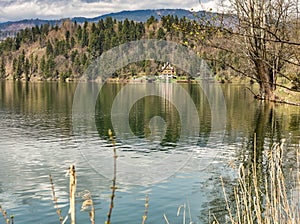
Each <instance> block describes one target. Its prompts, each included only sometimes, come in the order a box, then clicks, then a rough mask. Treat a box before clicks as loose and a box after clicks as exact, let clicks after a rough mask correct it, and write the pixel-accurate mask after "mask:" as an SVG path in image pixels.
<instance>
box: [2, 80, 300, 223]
mask: <svg viewBox="0 0 300 224" xmlns="http://www.w3.org/2000/svg"><path fill="white" fill-rule="evenodd" d="M88 85H91V86H86V87H87V88H86V89H87V90H89V89H91V88H93V85H92V84H88ZM216 85H217V84H214V83H209V82H208V83H205V84H204V85H202V88H201V87H200V86H199V85H197V84H180V85H178V84H172V83H156V84H155V83H154V84H151V85H150V86H149V85H146V84H144V83H136V84H128V85H127V87H128V89H125V87H126V85H125V84H116V83H107V84H105V85H103V86H102V89H101V91H100V94H99V96H98V97H97V98H96V99H97V100H96V102H94V106H95V107H94V108H95V110H94V113H93V114H88V113H87V114H86V113H83V111H84V110H85V109H86V108H85V107H84V105H85V104H77V107H78V109H79V111H77V112H78V113H77V112H76V111H75V110H74V105H75V107H76V102H77V101H76V102H75V104H74V101H75V100H79V98H76V97H74V96H77V95H76V90H77V89H78V88H77V84H76V83H58V82H53V83H51V82H40V83H25V82H9V81H3V82H0V133H1V135H0V143H1V144H0V152H1V154H0V155H1V163H0V205H1V206H2V207H3V208H4V209H6V210H7V212H8V214H13V215H14V217H15V223H43V224H47V223H49V224H50V223H59V218H58V216H57V214H56V208H55V204H54V203H53V197H52V190H51V184H50V181H49V174H52V176H53V182H54V186H55V193H56V196H57V198H58V207H59V208H61V210H62V215H63V216H66V214H67V213H68V209H69V205H68V200H69V196H68V191H69V190H68V188H69V178H68V177H67V176H66V172H67V170H68V167H69V165H71V164H75V167H76V173H77V193H80V192H82V191H84V190H88V191H90V192H91V194H92V197H93V201H94V204H95V217H96V223H104V222H105V220H106V215H107V212H108V210H109V205H110V195H111V189H110V187H111V184H112V182H111V180H112V176H113V150H112V149H113V147H112V143H111V141H110V140H109V137H108V129H112V130H113V133H114V134H115V135H116V146H115V147H116V150H117V154H118V159H117V190H116V198H115V201H114V203H115V207H114V210H113V213H112V223H141V221H142V216H143V214H144V211H145V199H146V195H148V197H149V211H148V218H147V223H165V221H164V217H163V216H164V214H165V215H166V216H167V217H168V219H169V221H170V222H171V223H182V211H181V214H179V216H177V210H178V208H179V207H180V206H181V205H185V206H186V208H187V211H186V214H187V217H189V213H190V218H191V219H192V221H193V223H208V222H209V220H210V221H211V220H212V214H214V215H215V216H216V217H217V218H219V219H220V220H222V219H224V215H225V214H226V211H225V208H226V206H225V202H224V197H223V193H222V187H221V181H220V176H222V177H223V179H224V182H225V185H226V186H228V188H230V187H231V185H232V184H234V183H235V178H236V172H237V171H236V170H234V169H233V168H232V166H236V167H238V166H239V164H240V163H243V162H244V163H247V162H249V161H251V159H252V157H253V138H254V137H253V136H254V133H256V135H257V150H258V156H262V155H263V153H264V151H265V150H266V149H269V148H270V147H271V146H272V145H273V144H274V143H275V142H280V140H281V139H285V140H286V141H285V157H284V158H285V159H284V167H285V169H290V168H294V169H295V166H296V157H295V151H296V149H297V148H298V144H299V141H300V108H299V107H295V106H290V105H278V104H271V103H266V102H260V101H256V100H254V99H253V95H252V94H251V93H250V91H249V90H247V89H246V87H247V86H245V85H240V84H239V85H237V84H224V85H221V86H218V88H220V89H221V93H222V96H218V94H220V92H216V91H215V88H216ZM178 86H180V87H178ZM147 88H148V89H150V90H151V91H154V92H151V91H150V90H149V92H148V94H145V93H146V92H147V91H148V90H147ZM252 88H255V87H252ZM204 89H206V90H205V91H204ZM126 91H127V92H126ZM183 92H185V93H187V94H188V95H187V97H186V98H185V97H183V98H182V94H183ZM208 93H209V94H210V95H211V96H212V97H213V98H209V97H207V94H208ZM89 96H90V95H89V94H86V95H82V97H83V98H81V99H80V100H82V102H83V103H84V102H86V101H88V100H89V99H88V97H89ZM84 97H86V99H85V98H84ZM219 97H221V98H220V99H223V100H220V101H219V100H218V99H219ZM211 99H213V100H214V104H212V103H211V102H210V100H211ZM80 100H79V101H80ZM212 108H213V109H212ZM224 108H225V110H224ZM195 109H196V112H197V114H196V115H195V111H194V110H195ZM90 123H92V124H91V127H90V126H89V124H90ZM195 133H196V134H195ZM82 202H83V199H82V198H81V197H80V195H78V197H77V198H76V209H77V216H76V218H77V222H78V223H88V222H89V214H88V211H80V209H81V204H82ZM0 220H3V219H2V217H0ZM188 220H189V219H188ZM1 222H2V221H1Z"/></svg>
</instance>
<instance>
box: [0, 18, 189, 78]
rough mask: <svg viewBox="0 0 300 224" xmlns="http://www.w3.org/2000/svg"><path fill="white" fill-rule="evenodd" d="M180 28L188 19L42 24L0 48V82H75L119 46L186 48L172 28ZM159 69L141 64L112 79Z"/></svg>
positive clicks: (8, 39) (106, 20)
mask: <svg viewBox="0 0 300 224" xmlns="http://www.w3.org/2000/svg"><path fill="white" fill-rule="evenodd" d="M184 23H187V19H185V18H182V19H178V17H177V16H175V17H173V16H166V17H162V19H161V21H158V20H157V19H155V18H154V17H151V18H150V19H148V20H147V21H146V22H145V23H142V22H134V21H129V20H128V19H125V20H124V21H117V20H113V19H112V18H111V17H108V18H106V19H105V20H103V19H101V20H99V22H98V23H87V22H85V23H83V24H77V23H76V22H74V23H73V22H71V21H70V20H66V21H64V23H63V24H62V25H61V26H58V25H55V26H50V25H48V24H44V25H42V26H35V27H33V28H26V29H24V30H22V31H21V32H19V33H18V34H17V36H16V38H7V39H6V40H5V41H3V42H1V44H0V54H1V58H0V68H1V69H0V77H1V78H2V79H3V78H5V79H23V80H36V79H39V80H43V79H49V80H57V79H60V80H65V79H66V78H78V77H80V76H82V74H83V72H84V70H85V69H86V68H87V67H88V65H89V64H90V62H91V61H92V60H94V59H96V58H97V57H98V56H100V55H101V54H102V53H103V52H104V51H107V50H109V49H111V48H112V47H115V46H118V45H119V44H122V43H126V42H128V41H134V40H139V39H142V38H146V39H147V38H157V39H168V40H173V41H183V42H184V39H185V37H184V35H183V34H180V32H179V31H177V32H174V30H173V28H172V27H173V26H174V25H179V24H184ZM159 66H161V65H160V64H156V63H154V64H153V63H152V65H151V62H141V63H139V64H138V65H131V66H128V68H125V69H123V70H122V71H120V73H119V74H116V75H120V74H121V72H122V73H125V74H128V73H132V75H135V74H137V73H141V72H155V71H157V69H158V67H159Z"/></svg>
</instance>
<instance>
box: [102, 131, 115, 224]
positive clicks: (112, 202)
mask: <svg viewBox="0 0 300 224" xmlns="http://www.w3.org/2000/svg"><path fill="white" fill-rule="evenodd" d="M108 135H109V138H110V140H111V142H112V144H113V151H114V174H113V179H112V187H111V198H110V206H109V211H108V213H107V221H106V222H105V223H106V224H111V221H110V219H111V214H112V211H113V208H114V198H115V193H116V189H117V188H116V181H117V158H118V156H117V151H116V141H115V139H114V137H113V134H112V131H111V130H110V129H109V130H108Z"/></svg>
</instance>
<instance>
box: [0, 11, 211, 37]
mask: <svg viewBox="0 0 300 224" xmlns="http://www.w3.org/2000/svg"><path fill="white" fill-rule="evenodd" d="M204 13H205V12H204V11H200V12H197V14H198V15H200V16H201V15H203V14H204ZM167 15H174V16H175V15H177V16H178V18H182V17H184V16H185V17H187V18H189V19H193V18H195V16H194V12H191V11H188V10H184V9H155V10H151V9H147V10H134V11H122V12H117V13H109V14H105V15H102V16H98V17H94V18H86V17H74V18H72V19H71V20H72V21H73V22H75V21H76V22H78V23H83V22H85V21H87V22H97V21H99V20H100V19H105V18H106V17H112V18H113V19H116V20H124V19H126V18H128V19H129V20H134V21H137V22H145V21H147V19H149V18H150V17H151V16H154V17H155V18H157V19H159V18H160V17H162V16H167ZM63 20H65V19H61V20H41V19H25V20H20V21H14V22H12V21H9V22H4V23H0V32H2V33H3V32H9V33H11V32H14V31H19V30H21V29H25V28H27V27H33V26H36V25H37V26H40V25H43V24H46V23H49V24H50V25H55V24H57V23H58V24H61V22H62V21H63Z"/></svg>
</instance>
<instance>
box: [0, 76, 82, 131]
mask: <svg viewBox="0 0 300 224" xmlns="http://www.w3.org/2000/svg"><path fill="white" fill-rule="evenodd" d="M75 89H76V84H75V83H68V84H66V83H59V82H54V83H49V82H40V83H29V82H18V81H16V82H10V81H3V82H0V99H1V101H0V107H1V109H4V110H7V111H11V112H13V113H16V114H20V115H22V116H24V119H25V121H28V125H31V126H32V125H38V126H41V127H45V128H47V125H54V126H55V128H59V129H60V130H61V131H62V132H64V134H68V135H69V134H70V133H71V132H70V130H72V126H71V123H72V122H71V117H72V116H71V115H72V104H73V95H74V92H75ZM50 120H54V121H55V122H53V123H51V124H50V122H49V121H50Z"/></svg>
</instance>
